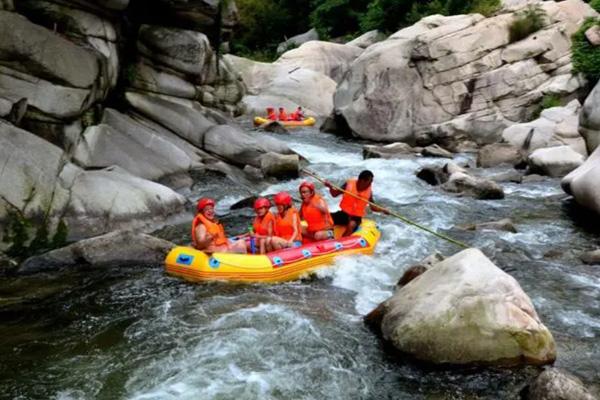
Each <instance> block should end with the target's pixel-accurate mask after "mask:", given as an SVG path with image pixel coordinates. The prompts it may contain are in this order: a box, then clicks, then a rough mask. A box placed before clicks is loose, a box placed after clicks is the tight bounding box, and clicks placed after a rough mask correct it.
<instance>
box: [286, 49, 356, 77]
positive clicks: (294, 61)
mask: <svg viewBox="0 0 600 400" xmlns="http://www.w3.org/2000/svg"><path fill="white" fill-rule="evenodd" d="M362 52H363V50H362V49H361V48H359V47H355V46H347V45H344V44H337V43H331V42H321V41H316V40H315V41H311V42H307V43H304V44H303V45H302V46H300V47H298V48H297V49H293V50H290V51H287V52H285V53H284V54H283V55H282V56H281V57H279V59H278V60H277V61H275V64H276V65H281V66H285V67H286V68H288V70H292V69H294V68H306V69H310V70H313V71H316V72H320V73H322V74H324V75H327V76H329V77H330V78H331V79H333V80H334V81H336V82H339V81H340V80H341V79H342V77H343V76H344V73H345V72H346V71H347V70H348V68H349V66H350V64H351V63H352V61H354V60H355V59H356V57H358V56H359V55H360V54H361V53H362Z"/></svg>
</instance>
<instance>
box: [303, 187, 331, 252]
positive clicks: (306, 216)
mask: <svg viewBox="0 0 600 400" xmlns="http://www.w3.org/2000/svg"><path fill="white" fill-rule="evenodd" d="M298 190H299V191H300V197H301V198H302V206H301V208H300V216H301V217H302V219H303V220H304V221H306V227H302V237H303V238H304V241H305V242H313V241H319V240H327V239H333V237H334V235H333V219H332V218H331V214H329V207H327V202H326V201H325V200H324V199H323V198H322V197H321V196H320V195H318V194H317V193H315V185H314V183H312V182H306V181H304V182H302V183H301V184H300V187H299V188H298Z"/></svg>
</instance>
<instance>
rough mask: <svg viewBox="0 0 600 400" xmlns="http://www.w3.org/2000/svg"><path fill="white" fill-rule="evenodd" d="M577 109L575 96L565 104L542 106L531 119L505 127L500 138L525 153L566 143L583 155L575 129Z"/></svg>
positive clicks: (579, 106)
mask: <svg viewBox="0 0 600 400" xmlns="http://www.w3.org/2000/svg"><path fill="white" fill-rule="evenodd" d="M580 109H581V104H579V101H577V100H573V101H571V102H570V103H569V104H567V105H566V106H565V107H552V108H548V109H545V110H543V111H542V113H541V114H540V117H539V118H538V119H536V120H534V121H531V122H525V123H522V124H515V125H512V126H510V127H508V128H506V129H505V130H504V131H503V132H502V138H503V139H504V140H505V141H506V142H508V143H510V144H512V145H513V146H515V147H518V148H520V149H523V150H524V151H525V152H527V153H531V152H532V151H534V150H536V149H540V148H544V147H555V146H562V145H568V146H570V147H571V148H572V149H573V150H574V151H576V152H578V153H580V154H581V155H583V156H587V155H588V152H587V150H586V148H585V141H584V140H583V137H582V136H581V135H580V134H579V132H578V130H577V126H578V119H579V111H580Z"/></svg>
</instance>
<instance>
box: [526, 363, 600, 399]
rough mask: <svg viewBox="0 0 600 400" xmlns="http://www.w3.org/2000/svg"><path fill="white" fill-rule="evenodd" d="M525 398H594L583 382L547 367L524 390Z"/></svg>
mask: <svg viewBox="0 0 600 400" xmlns="http://www.w3.org/2000/svg"><path fill="white" fill-rule="evenodd" d="M523 394H524V396H522V398H523V399H526V400H594V399H597V397H596V396H594V395H593V394H592V393H590V392H589V391H588V390H587V389H586V388H585V386H583V383H582V382H581V381H580V380H579V379H578V378H577V377H575V376H573V375H571V374H569V373H566V372H564V371H560V370H558V369H556V368H549V369H546V370H545V371H544V372H542V373H541V374H540V375H539V376H538V377H537V378H536V379H535V380H534V381H533V382H532V383H531V384H530V385H529V386H528V387H527V388H526V389H525V390H524V391H523Z"/></svg>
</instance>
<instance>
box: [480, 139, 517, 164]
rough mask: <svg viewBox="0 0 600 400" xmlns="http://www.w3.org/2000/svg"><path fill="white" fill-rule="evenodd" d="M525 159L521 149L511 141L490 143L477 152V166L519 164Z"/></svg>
mask: <svg viewBox="0 0 600 400" xmlns="http://www.w3.org/2000/svg"><path fill="white" fill-rule="evenodd" d="M523 161H524V159H523V155H522V153H521V150H520V149H519V148H517V147H515V146H513V145H512V144H510V143H493V144H488V145H486V146H484V147H482V148H481V150H479V153H478V154H477V166H478V167H483V168H490V167H496V166H498V165H502V164H509V165H513V166H514V165H518V164H521V163H522V162H523Z"/></svg>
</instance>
